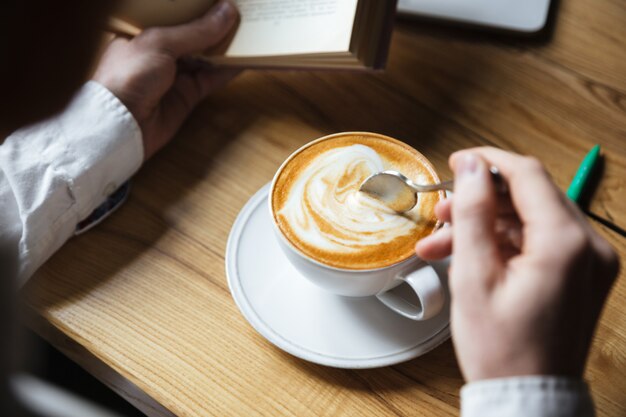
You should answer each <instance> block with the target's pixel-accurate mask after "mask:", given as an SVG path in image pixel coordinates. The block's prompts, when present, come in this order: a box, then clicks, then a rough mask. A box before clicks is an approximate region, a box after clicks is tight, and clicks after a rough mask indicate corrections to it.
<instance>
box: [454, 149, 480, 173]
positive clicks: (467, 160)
mask: <svg viewBox="0 0 626 417" xmlns="http://www.w3.org/2000/svg"><path fill="white" fill-rule="evenodd" d="M477 170H478V157H477V156H476V155H474V154H473V153H467V154H465V155H463V156H462V157H460V158H459V159H458V161H457V162H456V164H455V167H454V173H455V174H456V176H457V177H459V178H463V177H467V176H470V175H472V174H474V173H475V172H476V171H477Z"/></svg>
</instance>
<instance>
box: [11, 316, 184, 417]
mask: <svg viewBox="0 0 626 417" xmlns="http://www.w3.org/2000/svg"><path fill="white" fill-rule="evenodd" d="M20 313H21V316H20V319H21V321H22V322H23V323H24V324H25V325H26V326H27V327H28V328H30V329H31V330H32V331H34V332H35V333H37V334H38V335H39V336H40V337H41V338H43V339H44V340H46V341H47V342H48V343H50V344H51V345H52V346H53V347H54V348H56V349H57V350H59V351H60V352H61V353H63V354H64V355H65V356H67V357H68V358H69V359H70V360H72V361H73V362H75V363H76V364H78V365H79V366H80V367H81V368H83V369H84V370H85V371H86V372H88V373H89V374H90V375H92V376H93V377H94V378H96V379H97V380H98V381H100V382H102V383H103V384H104V385H106V386H107V387H108V388H110V389H111V390H113V391H114V392H115V393H117V394H118V395H119V396H121V397H122V398H123V399H125V400H126V401H128V402H129V403H130V404H132V405H133V406H134V407H135V408H137V409H138V410H140V411H141V412H142V413H144V414H146V415H148V416H159V417H177V415H176V414H174V413H173V412H171V411H170V410H169V409H167V408H166V407H165V406H163V405H162V404H161V403H159V402H158V401H156V400H155V399H154V398H152V397H151V396H149V395H148V394H146V392H145V391H144V390H142V389H141V388H139V387H138V386H137V385H136V384H135V383H133V382H131V381H130V380H129V379H128V378H126V377H124V376H123V375H122V374H120V373H119V372H117V371H115V370H114V369H113V368H111V367H110V366H108V365H107V364H106V363H105V362H104V361H103V360H101V359H100V358H98V357H97V356H96V355H94V354H93V353H91V352H90V351H89V350H88V349H87V348H85V347H84V346H83V345H81V344H80V343H78V342H77V341H75V340H74V339H73V338H72V337H71V336H70V335H68V334H66V333H65V332H63V330H61V329H59V328H58V327H56V326H55V325H54V324H52V323H51V322H50V321H48V320H46V318H45V317H44V316H42V315H41V314H39V313H38V312H37V311H36V310H35V309H34V308H32V307H31V306H29V305H27V304H23V305H22V308H21V309H20Z"/></svg>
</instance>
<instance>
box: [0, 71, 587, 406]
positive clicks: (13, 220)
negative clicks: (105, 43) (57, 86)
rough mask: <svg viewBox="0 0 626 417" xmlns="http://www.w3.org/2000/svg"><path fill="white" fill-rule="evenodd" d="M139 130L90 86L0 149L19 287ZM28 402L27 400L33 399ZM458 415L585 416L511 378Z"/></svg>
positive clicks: (574, 390)
mask: <svg viewBox="0 0 626 417" xmlns="http://www.w3.org/2000/svg"><path fill="white" fill-rule="evenodd" d="M142 161H143V144H142V137H141V130H140V128H139V126H138V125H137V123H136V121H135V120H134V118H133V117H132V115H131V114H130V112H129V111H128V110H127V109H126V107H125V106H124V105H123V104H122V103H121V102H120V101H119V100H118V99H117V98H116V97H115V96H114V95H113V94H112V93H111V92H110V91H108V90H107V89H106V88H105V87H103V86H102V85H100V84H98V83H96V82H94V81H91V82H88V83H87V84H85V86H83V88H82V89H81V90H80V91H79V92H78V93H77V95H76V96H75V97H74V99H73V100H72V102H71V103H70V104H69V105H68V107H67V108H66V109H65V110H64V111H63V112H62V113H61V114H59V115H57V116H55V117H52V118H50V119H48V120H46V121H43V122H40V123H38V124H36V125H33V126H30V127H27V128H24V129H21V130H19V131H17V132H15V133H13V134H12V135H11V136H9V137H8V138H7V139H6V141H5V142H4V144H2V145H1V146H0V233H2V237H3V238H9V239H11V240H10V241H12V242H15V244H16V245H19V263H20V279H21V281H22V282H24V281H25V280H26V279H28V277H30V276H31V275H32V274H33V273H34V272H35V270H37V268H39V267H40V266H41V265H42V264H43V263H44V262H45V261H46V260H47V259H48V258H49V257H50V256H51V255H52V254H53V253H54V252H55V251H56V250H57V249H59V248H60V247H61V245H63V243H65V241H67V239H69V238H70V237H71V236H72V235H73V234H74V232H75V230H76V225H77V224H78V223H79V222H80V221H81V220H83V219H85V218H87V217H88V216H89V214H90V213H91V212H92V211H93V210H94V209H95V208H96V207H98V206H99V205H100V204H101V203H103V202H104V201H105V200H106V198H107V196H108V195H110V194H111V193H112V192H113V191H115V190H116V189H117V187H119V186H120V185H121V184H123V183H124V182H125V181H126V180H128V179H129V178H130V177H131V176H132V175H133V174H134V173H135V172H136V171H137V170H138V169H139V167H140V166H141V163H142ZM33 401H34V400H33ZM461 414H462V416H464V417H522V416H524V417H526V416H532V417H566V416H567V417H590V416H593V415H594V411H593V403H592V401H591V397H590V396H589V390H588V388H587V386H586V384H585V383H584V382H582V381H580V380H576V379H570V378H557V377H547V376H537V377H514V378H502V379H494V380H488V381H479V382H473V383H470V384H467V385H465V386H464V387H463V389H462V390H461Z"/></svg>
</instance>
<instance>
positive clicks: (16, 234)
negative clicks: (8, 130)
mask: <svg viewBox="0 0 626 417" xmlns="http://www.w3.org/2000/svg"><path fill="white" fill-rule="evenodd" d="M142 162H143V142H142V137H141V130H140V128H139V126H138V125H137V122H136V121H135V119H134V118H133V116H132V115H131V114H130V112H129V111H128V110H127V109H126V107H125V106H124V105H123V104H122V103H121V102H120V101H119V100H118V99H117V97H115V96H114V95H113V94H112V93H111V92H110V91H109V90H107V89H106V88H104V87H103V86H102V85H100V84H98V83H96V82H94V81H91V82H88V83H87V84H85V85H84V86H83V88H82V89H81V90H80V91H79V92H78V94H77V95H76V96H75V97H74V99H73V100H72V102H71V103H70V104H69V105H68V107H67V108H66V109H65V110H64V111H63V112H62V113H61V114H59V115H57V116H54V117H52V118H50V119H48V120H45V121H43V122H40V123H37V124H35V125H33V126H29V127H26V128H23V129H20V130H18V131H17V132H15V133H13V134H12V135H11V136H9V137H8V138H7V139H6V140H5V142H4V143H3V144H2V145H1V146H0V213H1V214H0V233H2V237H3V238H5V239H6V238H9V239H10V240H9V241H14V242H19V269H20V271H19V277H20V281H21V282H22V283H23V282H24V281H25V280H26V279H28V278H29V277H30V276H31V275H32V274H33V273H34V272H35V271H36V270H37V268H39V267H40V266H41V265H42V264H43V263H44V262H45V261H46V260H47V259H48V258H49V257H50V256H51V255H52V254H53V253H54V252H56V251H57V250H58V249H59V248H60V247H61V245H63V243H65V242H66V241H67V239H69V238H70V236H72V235H73V234H74V231H75V229H76V225H77V224H78V222H79V221H81V220H83V219H85V218H86V217H87V216H89V214H90V213H91V212H92V211H93V210H94V209H95V208H96V207H97V206H98V205H100V204H101V203H102V202H104V200H105V199H106V197H107V196H108V195H109V194H111V193H112V192H113V191H115V190H116V189H117V187H118V186H120V185H121V184H123V183H124V182H125V181H126V180H128V178H130V176H131V175H133V174H134V173H135V172H136V171H137V170H138V169H139V167H140V166H141V163H142Z"/></svg>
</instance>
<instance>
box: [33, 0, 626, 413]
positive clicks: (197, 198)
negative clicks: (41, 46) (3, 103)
mask: <svg viewBox="0 0 626 417" xmlns="http://www.w3.org/2000/svg"><path fill="white" fill-rule="evenodd" d="M555 4H556V6H555V7H554V10H553V17H552V19H551V21H550V26H549V28H548V30H547V31H546V32H545V33H543V34H542V35H540V36H538V37H533V38H528V39H524V38H519V37H513V36H509V35H503V34H493V33H484V32H477V31H473V30H468V29H455V28H451V27H445V26H442V25H439V24H436V23H428V22H421V21H413V20H407V21H400V22H399V23H398V25H397V28H396V30H395V33H394V36H393V40H392V48H391V53H390V57H389V65H388V70H387V71H386V72H384V73H375V74H353V73H346V72H339V73H336V72H253V71H250V72H246V73H244V74H243V75H241V76H240V77H239V78H238V79H237V80H235V81H234V82H233V83H232V84H231V85H229V86H228V87H227V88H226V89H224V90H223V91H221V92H220V93H218V94H216V95H215V96H213V97H212V98H210V99H209V100H207V101H206V102H205V103H204V104H203V105H202V106H201V107H200V108H198V109H197V111H196V112H195V113H194V115H193V117H192V118H191V119H190V120H189V122H188V123H187V124H186V125H185V126H184V128H183V130H182V131H181V132H180V134H179V135H178V137H177V138H176V139H175V140H174V142H173V143H172V144H171V145H170V146H169V147H168V148H167V149H166V150H164V151H163V152H161V153H160V154H159V155H157V156H156V157H155V158H154V159H153V160H151V161H150V162H148V163H147V164H146V166H145V167H144V168H143V169H142V170H141V171H140V172H139V173H138V174H137V176H136V178H135V179H134V181H133V190H132V194H131V196H130V198H129V201H128V202H127V203H126V204H125V205H124V206H123V207H122V208H121V209H120V210H119V211H118V212H117V213H115V214H114V215H113V216H112V217H111V218H110V219H108V220H106V221H105V222H104V223H103V224H101V225H100V226H98V227H97V228H95V229H93V230H92V231H90V232H89V233H87V234H85V235H83V236H80V237H78V238H75V239H73V240H71V241H70V242H69V243H68V244H67V245H66V246H65V247H64V248H63V249H62V250H61V251H60V252H59V253H58V254H56V255H55V256H54V257H53V258H52V259H51V260H50V261H49V262H48V263H47V264H46V265H45V266H44V267H43V268H42V269H41V270H40V271H39V273H38V274H37V275H36V276H35V277H34V278H33V279H32V280H31V282H30V283H29V284H28V286H27V288H26V291H25V294H24V298H25V300H26V302H27V304H28V306H29V309H30V311H31V314H29V315H28V318H27V321H28V322H29V323H30V324H31V325H32V327H33V328H35V329H36V330H37V331H38V332H39V333H40V334H42V335H43V336H44V337H45V338H47V339H48V340H49V341H51V342H52V343H53V344H55V345H56V346H57V347H59V349H61V350H63V351H64V352H66V353H67V354H68V355H69V356H70V357H71V358H72V359H74V360H75V361H76V362H78V363H79V364H81V365H82V366H83V367H85V368H86V369H87V370H88V371H90V372H91V373H93V374H94V375H95V376H96V377H98V378H99V379H101V380H103V381H104V382H105V383H107V384H108V385H109V386H111V387H112V388H113V389H114V390H116V391H117V392H118V393H120V394H121V395H123V396H124V397H125V398H127V399H128V400H129V401H131V402H132V403H133V404H135V405H136V406H137V407H138V408H140V409H141V410H142V411H144V412H145V413H146V414H148V415H151V416H171V415H176V416H208V415H217V416H228V415H272V416H275V415H287V416H337V415H372V416H383V415H391V416H454V415H458V405H459V404H458V398H459V389H460V387H461V386H462V384H463V380H462V378H461V375H460V372H459V369H458V366H457V363H456V360H455V357H454V352H453V348H452V344H451V342H447V343H445V344H444V345H442V346H440V347H438V348H437V349H435V350H434V351H433V352H431V353H428V354H426V355H425V356H423V357H420V358H418V359H415V360H412V361H409V362H407V363H404V364H401V365H397V366H392V367H387V368H382V369H376V370H339V369H332V368H327V367H323V366H318V365H315V364H311V363H307V362H304V361H302V360H299V359H297V358H294V357H292V356H290V355H289V354H287V353H284V352H282V351H281V350H279V349H277V348H275V347H274V346H273V345H271V344H270V343H269V342H267V341H266V340H265V339H264V338H263V337H261V336H260V335H259V334H257V333H256V332H255V331H254V330H253V329H252V327H251V326H250V325H249V324H248V323H247V322H246V321H245V320H244V318H243V317H242V315H241V314H240V313H239V311H238V310H237V307H236V306H235V303H234V301H233V300H232V298H231V296H230V293H229V291H228V286H227V283H226V277H225V272H224V252H225V247H226V240H227V237H228V233H229V230H230V228H231V226H232V224H233V221H234V219H235V217H236V215H237V213H238V211H239V209H240V208H241V207H242V206H243V205H244V204H245V202H246V201H247V200H248V198H249V197H250V196H252V194H254V192H255V191H256V190H258V189H259V188H260V187H261V186H263V185H264V184H265V183H266V182H268V181H269V180H270V179H271V177H272V175H273V173H274V172H275V170H276V169H277V168H278V166H279V164H280V163H281V162H282V161H283V160H284V159H285V158H286V157H287V156H288V155H289V154H290V153H291V152H292V151H293V150H295V149H296V148H298V147H299V146H301V145H303V144H305V143H306V142H309V141H310V140H312V139H315V138H317V137H320V136H323V135H326V134H329V133H334V132H340V131H347V130H368V131H374V132H379V133H383V134H387V135H390V136H393V137H396V138H398V139H401V140H404V141H406V142H408V143H409V144H411V145H413V146H414V147H416V148H417V149H418V150H420V151H421V152H422V153H424V154H425V155H426V156H427V157H428V158H430V159H431V160H432V161H433V163H434V165H435V166H436V168H437V169H438V170H439V171H440V174H441V176H442V177H443V178H447V177H449V176H450V170H449V168H448V167H447V158H448V156H449V155H450V153H451V152H453V151H455V150H458V149H462V148H467V147H471V146H479V145H493V146H498V147H501V148H504V149H509V150H513V151H516V152H521V153H524V154H530V155H535V156H536V157H538V158H539V159H541V160H542V161H543V162H544V163H545V165H546V166H547V168H548V170H549V171H550V172H551V174H552V175H553V176H554V178H555V180H556V182H557V183H558V184H559V185H560V186H561V187H563V188H565V187H566V186H567V184H568V183H569V181H570V180H571V177H572V175H573V174H574V172H575V170H576V168H577V166H578V164H579V162H580V161H581V159H582V157H583V156H584V154H585V153H586V152H587V151H588V150H589V149H590V148H591V147H592V146H593V145H594V144H596V143H599V144H601V145H602V148H603V150H604V155H605V163H604V167H603V172H602V176H601V178H600V179H599V182H598V187H597V191H596V192H595V194H594V195H593V196H592V197H593V198H591V205H590V206H589V210H590V213H591V214H592V215H593V216H595V218H598V219H600V221H601V222H602V223H604V224H606V225H608V226H609V227H610V228H609V227H607V226H605V225H603V224H601V223H599V222H598V221H595V220H593V221H592V223H593V225H594V227H597V228H598V230H599V231H600V233H602V235H603V236H605V237H606V238H607V239H609V241H610V242H611V243H612V244H613V245H614V246H615V247H616V248H617V250H618V251H619V253H620V257H621V260H622V263H624V262H626V239H625V237H624V235H620V233H619V229H620V228H621V229H625V228H626V198H624V195H625V193H626V47H625V44H626V3H624V2H623V1H620V0H581V1H562V2H557V3H555ZM611 228H612V229H611ZM271 238H273V237H268V236H265V237H260V238H259V245H263V239H271ZM625 275H626V274H625V272H624V269H622V272H621V274H620V277H619V279H618V281H617V283H616V285H615V287H614V290H613V292H612V294H611V296H610V299H609V302H608V304H607V307H606V309H605V311H604V314H603V316H602V319H601V322H600V324H599V329H598V332H597V334H596V337H595V342H594V345H593V350H592V353H591V356H590V360H589V366H588V369H587V373H586V378H587V380H588V381H589V382H590V384H591V387H592V391H593V396H594V400H595V402H596V405H597V410H598V415H599V416H610V417H613V416H623V415H626V401H625V397H624V392H626V314H624V306H625V305H626V277H625Z"/></svg>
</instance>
